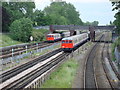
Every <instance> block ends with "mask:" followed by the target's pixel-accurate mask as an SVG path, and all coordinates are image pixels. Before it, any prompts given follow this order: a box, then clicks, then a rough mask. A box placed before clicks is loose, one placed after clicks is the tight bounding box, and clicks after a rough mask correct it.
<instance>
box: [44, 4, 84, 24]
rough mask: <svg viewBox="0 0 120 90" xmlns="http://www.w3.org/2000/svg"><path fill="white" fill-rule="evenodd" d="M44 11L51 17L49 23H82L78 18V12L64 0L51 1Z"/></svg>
mask: <svg viewBox="0 0 120 90" xmlns="http://www.w3.org/2000/svg"><path fill="white" fill-rule="evenodd" d="M44 13H45V14H46V15H49V16H50V17H51V19H52V21H51V23H52V24H56V25H67V24H75V25H82V24H83V22H82V20H81V19H80V18H79V17H80V14H79V12H77V11H76V8H75V7H74V6H73V5H72V4H70V3H66V2H53V3H51V4H50V6H47V7H46V8H45V9H44Z"/></svg>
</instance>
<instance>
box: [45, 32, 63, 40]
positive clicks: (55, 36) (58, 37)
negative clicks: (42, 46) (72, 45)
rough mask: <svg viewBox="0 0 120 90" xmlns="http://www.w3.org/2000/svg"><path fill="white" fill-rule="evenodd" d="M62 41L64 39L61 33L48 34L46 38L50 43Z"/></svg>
mask: <svg viewBox="0 0 120 90" xmlns="http://www.w3.org/2000/svg"><path fill="white" fill-rule="evenodd" d="M61 39H62V37H61V35H60V34H59V33H54V34H48V35H47V36H46V40H47V41H48V42H55V41H59V40H61Z"/></svg>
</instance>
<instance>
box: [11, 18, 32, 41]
mask: <svg viewBox="0 0 120 90" xmlns="http://www.w3.org/2000/svg"><path fill="white" fill-rule="evenodd" d="M32 28H33V27H32V21H31V20H30V19H28V18H21V19H19V20H15V21H14V22H13V23H12V24H11V26H10V33H11V37H12V38H13V39H14V40H17V41H23V42H28V41H29V40H30V39H29V38H30V36H31V35H32Z"/></svg>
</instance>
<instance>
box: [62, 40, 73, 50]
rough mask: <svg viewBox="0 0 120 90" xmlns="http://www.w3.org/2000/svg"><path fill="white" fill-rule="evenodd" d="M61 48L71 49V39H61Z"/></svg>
mask: <svg viewBox="0 0 120 90" xmlns="http://www.w3.org/2000/svg"><path fill="white" fill-rule="evenodd" d="M61 48H62V49H66V50H72V49H73V41H72V40H65V39H63V40H62V45H61Z"/></svg>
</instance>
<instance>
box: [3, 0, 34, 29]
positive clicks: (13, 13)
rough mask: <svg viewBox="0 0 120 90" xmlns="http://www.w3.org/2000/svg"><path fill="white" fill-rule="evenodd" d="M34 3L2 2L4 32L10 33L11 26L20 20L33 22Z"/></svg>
mask: <svg viewBox="0 0 120 90" xmlns="http://www.w3.org/2000/svg"><path fill="white" fill-rule="evenodd" d="M34 8H35V3H34V2H10V1H9V2H2V12H3V13H2V19H3V20H2V23H3V24H2V30H3V31H9V26H10V24H11V23H12V22H13V21H15V20H17V19H20V18H23V17H26V18H30V19H31V20H33V10H34Z"/></svg>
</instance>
